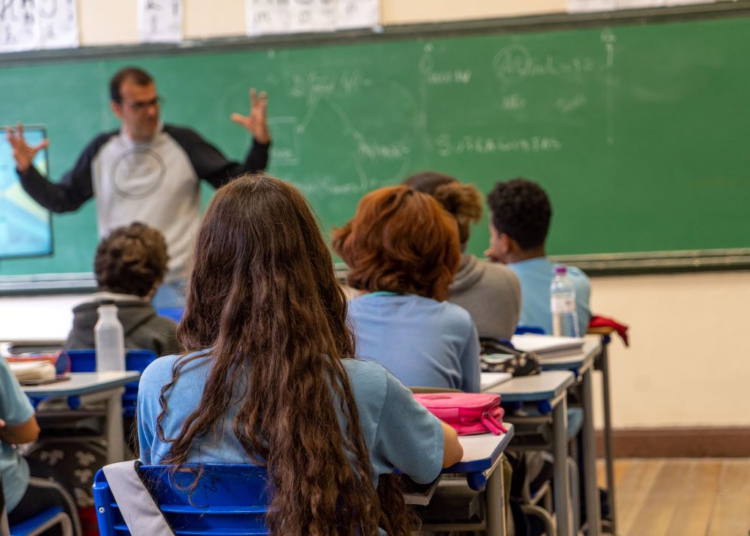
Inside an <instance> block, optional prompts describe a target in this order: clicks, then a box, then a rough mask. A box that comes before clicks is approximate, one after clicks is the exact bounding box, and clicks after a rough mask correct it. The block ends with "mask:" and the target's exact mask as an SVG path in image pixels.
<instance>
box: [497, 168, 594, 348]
mask: <svg viewBox="0 0 750 536" xmlns="http://www.w3.org/2000/svg"><path fill="white" fill-rule="evenodd" d="M487 201H488V203H489V206H490V212H491V213H492V217H491V219H490V248H489V249H488V250H487V251H486V253H485V254H486V255H487V257H489V258H490V259H491V260H493V261H495V262H501V263H503V264H507V265H508V266H509V267H510V269H511V270H513V271H514V272H515V273H516V275H517V276H518V279H519V281H520V282H521V298H522V307H521V320H520V324H521V325H526V326H537V327H541V328H543V329H544V330H545V332H546V333H548V334H551V333H552V311H551V308H550V285H551V284H552V280H553V279H554V277H555V266H556V265H555V264H554V263H552V262H550V261H549V259H547V254H546V251H545V247H544V244H545V242H546V240H547V232H548V231H549V226H550V221H551V219H552V206H551V204H550V202H549V198H548V197H547V193H546V192H545V191H544V190H543V189H542V188H541V187H540V186H539V185H538V184H536V183H534V182H531V181H529V180H526V179H514V180H511V181H508V182H498V183H497V184H496V185H495V188H493V190H492V191H491V192H490V193H489V195H488V196H487ZM568 276H569V277H570V279H571V280H572V281H573V284H574V285H575V289H576V306H577V307H576V308H577V314H578V323H579V328H580V333H586V331H587V329H588V325H589V320H590V319H591V309H590V307H589V299H590V296H591V283H590V282H589V279H588V277H586V274H584V273H583V272H582V271H581V270H579V269H578V268H576V267H574V266H569V267H568Z"/></svg>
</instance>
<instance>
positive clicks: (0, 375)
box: [0, 357, 34, 513]
mask: <svg viewBox="0 0 750 536" xmlns="http://www.w3.org/2000/svg"><path fill="white" fill-rule="evenodd" d="M33 416H34V408H33V407H32V405H31V402H29V398H28V397H27V396H26V395H25V394H24V393H23V391H22V390H21V386H20V385H19V384H18V381H17V380H16V378H15V376H13V373H12V372H11V370H10V367H9V366H8V362H7V361H6V360H5V358H4V357H0V419H2V420H4V421H5V424H7V425H9V426H20V425H21V424H24V423H25V422H27V421H28V420H29V419H31V417H33ZM0 473H2V475H3V494H4V495H5V507H6V510H7V511H8V513H10V512H12V511H13V509H14V508H15V507H16V506H17V505H18V503H19V502H21V499H22V498H23V496H24V494H25V493H26V488H27V487H28V486H29V465H28V464H27V463H26V460H24V459H23V458H22V457H21V456H20V455H19V454H18V453H17V452H16V449H15V448H13V447H12V446H11V445H8V444H7V443H5V442H2V441H0Z"/></svg>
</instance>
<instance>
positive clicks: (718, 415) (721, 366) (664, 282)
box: [0, 0, 750, 427]
mask: <svg viewBox="0 0 750 536" xmlns="http://www.w3.org/2000/svg"><path fill="white" fill-rule="evenodd" d="M184 1H185V4H184V6H185V35H186V37H188V38H210V37H217V36H228V35H242V34H243V33H244V26H245V23H244V20H245V18H244V0H184ZM564 6H565V1H564V0H515V1H503V0H500V1H498V0H472V1H469V2H456V1H455V0H382V7H381V13H382V20H383V22H384V24H413V23H419V22H431V21H446V20H461V19H471V18H483V17H488V18H494V17H503V16H514V15H523V14H535V13H542V12H554V11H563V10H564ZM79 7H80V21H81V33H82V40H83V43H84V44H85V45H101V44H124V43H133V42H136V41H137V31H136V1H135V0H127V1H123V0H79ZM5 303H6V305H8V302H7V301H5ZM748 304H750V274H748V273H728V274H694V275H671V276H648V277H645V276H644V277H618V278H599V279H595V280H594V281H593V309H594V311H595V312H597V313H601V314H605V315H608V316H614V317H616V318H618V319H621V320H623V321H624V322H627V323H629V324H630V325H631V331H632V335H631V336H632V339H633V343H632V347H631V348H629V349H625V348H623V346H622V345H621V344H620V343H619V342H618V341H616V342H615V343H614V344H613V346H612V361H613V365H612V368H613V372H614V384H613V391H614V416H615V425H616V426H618V427H633V426H654V427H656V426H676V425H681V426H693V425H716V426H726V425H748V424H750V414H748V412H747V408H750V389H747V388H746V383H747V382H748V379H750V337H746V336H744V335H745V334H746V333H748V331H750V329H749V328H748V325H749V324H750V314H748ZM57 305H58V308H59V309H60V310H59V312H58V314H57V316H56V319H57V321H58V322H62V323H63V324H65V323H66V322H69V318H70V316H69V312H68V309H69V305H70V304H69V303H67V301H66V300H64V299H58V300H57ZM16 306H17V303H16V304H12V306H11V307H10V308H9V309H8V308H6V309H4V310H2V309H3V308H2V307H0V316H2V313H4V314H5V317H6V320H9V319H10V318H9V317H10V316H13V319H18V317H19V315H18V309H17V307H16ZM34 309H35V308H34V307H31V308H30V309H29V311H33V310H34ZM10 311H14V313H15V314H13V315H10ZM32 320H33V319H32ZM53 323H54V322H53ZM0 325H2V322H0ZM29 325H34V322H33V321H31V322H29ZM6 326H7V323H6ZM746 330H747V331H746ZM0 331H1V330H0ZM66 332H67V325H60V326H59V327H58V328H57V329H56V334H58V333H59V334H64V333H66Z"/></svg>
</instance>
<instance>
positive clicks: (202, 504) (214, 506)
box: [94, 464, 270, 536]
mask: <svg viewBox="0 0 750 536" xmlns="http://www.w3.org/2000/svg"><path fill="white" fill-rule="evenodd" d="M187 467H189V468H191V469H192V470H198V471H202V472H201V474H200V477H199V478H198V479H197V483H196V475H195V473H194V472H190V471H180V472H172V471H171V467H170V466H165V465H144V466H141V467H140V468H139V473H140V475H141V479H142V480H143V482H144V484H145V485H146V487H147V489H148V490H149V491H150V492H151V495H152V496H153V498H154V501H155V502H156V504H157V505H158V506H159V509H160V510H161V512H162V514H163V515H164V517H165V518H166V520H167V522H168V523H169V525H170V527H171V528H172V530H173V531H174V533H175V534H177V535H182V534H221V535H223V536H246V535H263V534H270V533H269V532H268V530H267V528H266V525H265V516H266V512H267V511H268V475H267V473H266V469H265V468H264V467H258V466H254V465H225V464H205V465H202V466H200V467H199V466H194V465H188V466H187ZM193 484H195V487H194V489H191V486H192V485H193ZM94 503H95V504H96V511H97V520H98V522H99V533H100V535H101V536H115V535H116V536H124V535H127V534H130V532H129V530H128V529H127V525H126V524H125V522H124V520H123V516H122V513H121V511H120V507H119V506H118V505H117V504H116V501H115V498H114V495H113V494H112V491H111V489H110V487H109V484H108V483H107V479H106V477H105V475H104V472H103V471H101V470H100V471H99V472H98V473H97V474H96V477H95V478H94Z"/></svg>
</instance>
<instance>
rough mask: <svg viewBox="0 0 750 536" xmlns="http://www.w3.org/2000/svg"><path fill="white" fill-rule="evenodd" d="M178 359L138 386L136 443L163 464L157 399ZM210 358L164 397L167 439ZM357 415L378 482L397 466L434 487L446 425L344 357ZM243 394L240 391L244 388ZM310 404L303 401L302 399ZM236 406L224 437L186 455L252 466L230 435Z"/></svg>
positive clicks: (382, 373)
mask: <svg viewBox="0 0 750 536" xmlns="http://www.w3.org/2000/svg"><path fill="white" fill-rule="evenodd" d="M177 359H179V356H168V357H162V358H159V359H157V360H156V361H154V362H153V363H151V364H150V365H149V366H148V368H146V370H145V371H144V373H143V375H142V376H141V381H140V386H139V389H138V441H139V443H140V449H141V452H140V459H141V461H142V462H143V463H145V464H159V463H160V461H161V460H162V458H164V456H165V455H166V454H167V452H168V451H169V448H170V444H169V443H164V442H162V441H160V440H159V438H158V436H157V433H156V420H157V418H158V416H159V414H160V413H161V409H162V408H161V405H160V403H159V396H160V394H161V389H162V387H163V386H164V385H166V384H167V383H169V382H170V381H171V380H172V367H173V365H174V364H175V361H176V360H177ZM211 363H212V360H211V357H210V356H206V357H202V358H199V359H196V360H194V361H193V362H191V363H190V364H188V365H187V366H185V367H184V368H183V369H182V372H181V373H180V376H179V378H178V379H177V382H176V383H175V384H174V385H173V386H172V387H171V388H170V390H169V391H167V393H166V398H167V410H168V412H167V413H166V416H165V418H164V420H163V421H162V429H163V431H164V437H165V438H166V439H169V438H176V437H177V436H178V435H179V433H180V430H181V429H182V425H183V423H184V422H185V421H186V420H187V418H188V416H189V415H190V414H191V413H192V412H193V411H194V410H195V409H197V407H198V404H199V403H200V401H201V398H202V396H203V390H204V388H205V384H206V380H207V379H208V375H209V373H210V370H211ZM343 363H344V368H345V369H346V372H347V374H348V375H349V381H350V382H351V386H352V392H353V395H354V400H355V403H356V405H357V410H358V411H359V422H360V426H361V428H362V434H363V436H364V440H365V444H366V445H367V451H368V452H369V453H370V463H371V464H372V466H373V474H374V484H375V486H377V484H378V478H379V476H380V475H383V474H390V473H393V472H394V470H396V469H398V470H400V471H401V472H403V473H405V474H407V475H409V476H410V477H411V478H412V479H413V480H414V481H416V482H421V483H428V482H432V481H433V480H435V478H437V476H438V474H439V473H440V471H441V469H442V463H443V428H442V425H441V424H440V421H439V420H438V419H437V418H436V417H434V416H433V415H431V414H430V413H429V412H428V411H427V410H426V409H424V408H423V407H422V406H421V405H420V404H419V403H418V402H416V401H415V400H414V397H413V396H412V394H411V392H410V391H409V390H408V389H406V388H405V387H404V386H403V385H401V383H399V381H398V380H396V379H395V378H394V377H393V376H392V375H390V374H388V372H387V371H386V370H385V369H384V368H383V367H382V366H380V365H378V364H377V363H369V362H366V361H361V360H358V359H345V360H343ZM240 389H241V388H240ZM299 403H300V404H304V403H305V401H304V400H300V401H299ZM238 409H239V408H238V407H237V406H233V407H232V408H230V410H229V411H228V412H227V415H226V417H225V418H224V422H223V423H222V427H223V433H221V434H220V436H219V438H218V439H215V440H210V439H205V438H201V439H198V440H196V442H195V443H194V444H193V446H192V447H191V449H190V452H189V454H188V461H189V462H195V463H230V464H240V463H246V464H252V463H253V461H252V459H251V458H250V457H249V456H248V455H247V453H246V452H245V449H244V448H242V446H241V445H240V443H239V441H237V438H236V437H235V435H234V432H233V430H232V421H233V419H234V416H235V415H236V414H237V410H238Z"/></svg>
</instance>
